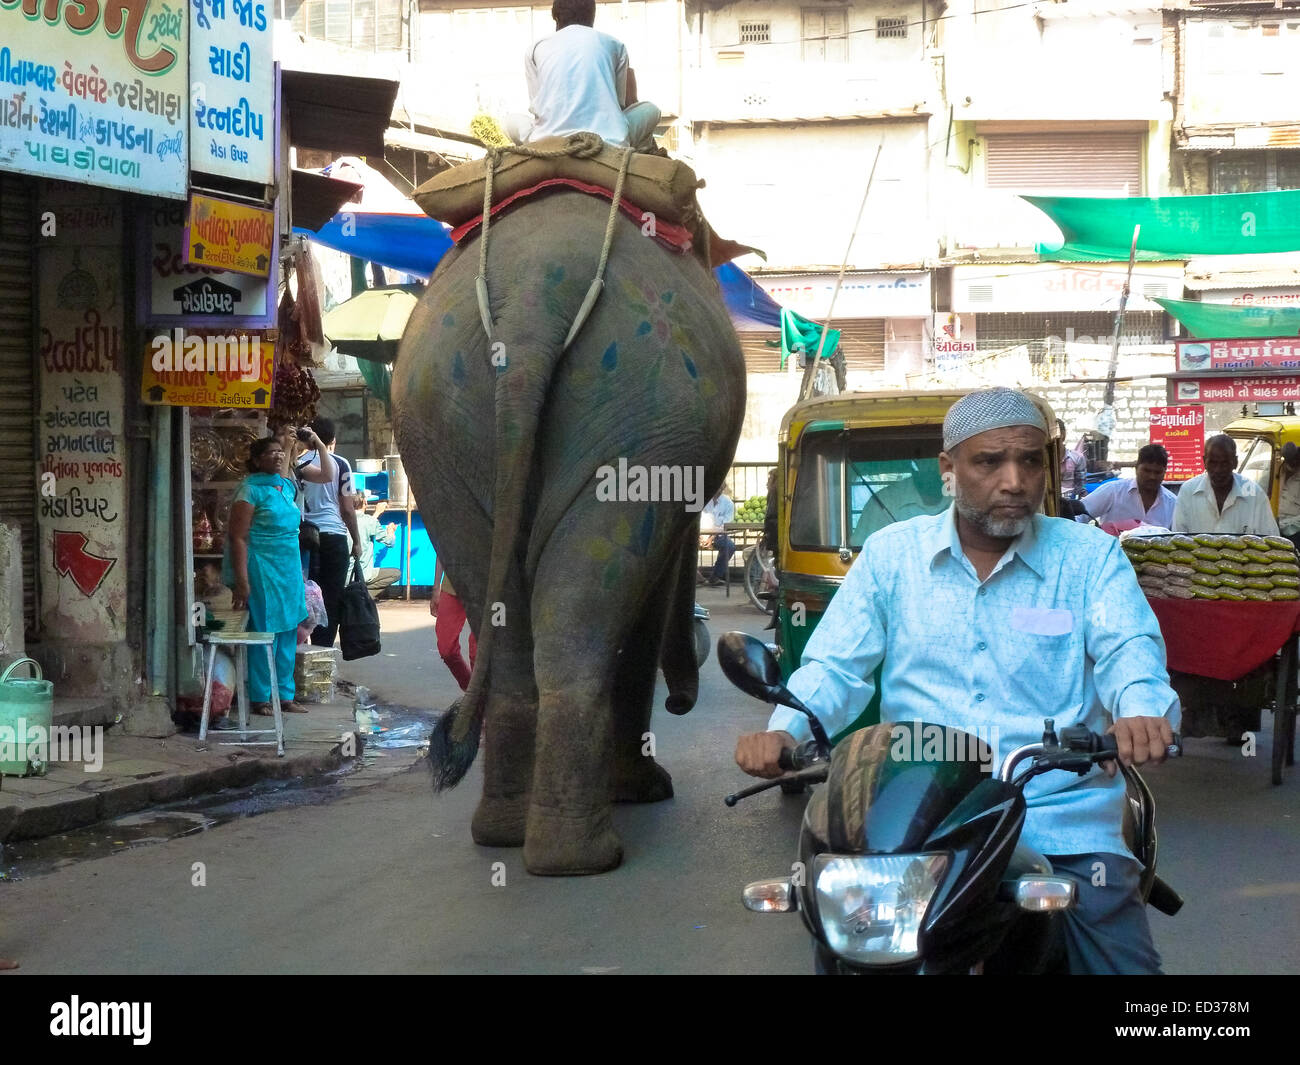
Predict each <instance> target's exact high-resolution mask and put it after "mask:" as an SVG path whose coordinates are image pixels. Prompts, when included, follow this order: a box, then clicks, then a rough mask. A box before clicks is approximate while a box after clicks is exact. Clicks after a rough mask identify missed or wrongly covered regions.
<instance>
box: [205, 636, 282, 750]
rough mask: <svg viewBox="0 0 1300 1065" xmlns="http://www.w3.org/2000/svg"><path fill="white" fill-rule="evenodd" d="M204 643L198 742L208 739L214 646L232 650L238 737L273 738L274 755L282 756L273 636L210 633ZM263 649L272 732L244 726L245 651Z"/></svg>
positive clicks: (262, 743)
mask: <svg viewBox="0 0 1300 1065" xmlns="http://www.w3.org/2000/svg"><path fill="white" fill-rule="evenodd" d="M206 639H207V641H208V679H207V681H206V682H205V683H204V685H203V720H202V722H201V723H200V724H199V739H201V740H206V739H207V738H208V714H209V712H210V711H211V709H212V676H213V672H214V671H213V665H214V664H215V662H216V657H217V648H218V647H233V648H235V676H236V678H237V679H236V681H235V691H236V694H237V696H238V699H239V730H238V731H239V734H240V736H241V737H244V736H270V735H274V736H275V753H276V754H278V755H279V756H280V757H281V758H283V757H284V718H283V717H282V716H281V714H280V685H279V683H278V681H277V680H276V676H275V648H274V644H275V634H274V633H270V632H210V633H208V635H207V637H206ZM250 647H265V648H266V663H267V665H268V666H270V669H271V711H272V713H273V715H274V717H275V728H273V729H268V728H264V729H250V728H249V727H248V649H249V648H250ZM221 746H223V747H269V746H271V741H270V740H257V741H254V742H251V743H249V742H245V741H244V740H243V739H242V738H241V739H238V740H228V741H223V742H222V744H221Z"/></svg>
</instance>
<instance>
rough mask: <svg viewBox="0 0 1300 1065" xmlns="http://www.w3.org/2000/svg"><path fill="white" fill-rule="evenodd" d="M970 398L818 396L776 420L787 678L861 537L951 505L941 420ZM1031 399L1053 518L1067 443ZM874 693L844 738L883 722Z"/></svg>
mask: <svg viewBox="0 0 1300 1065" xmlns="http://www.w3.org/2000/svg"><path fill="white" fill-rule="evenodd" d="M969 391H970V390H969V389H963V390H956V389H954V390H950V391H944V392H855V393H846V394H841V395H838V396H823V397H817V398H813V399H808V400H804V401H802V402H800V403H797V404H795V406H793V407H791V408H790V410H788V411H787V412H786V414H785V416H784V418H782V420H781V431H780V436H779V437H778V442H779V447H780V459H779V467H778V470H779V472H778V475H777V549H776V550H777V553H776V569H777V573H778V576H779V588H778V591H777V593H776V602H777V620H776V644H777V659H778V661H779V662H780V664H781V672H782V674H783V676H784V677H785V678H787V679H788V678H789V675H790V674H791V673H792V672H794V670H795V669H796V668H797V667H798V665H799V660H800V659H801V658H802V656H803V651H804V645H805V644H807V642H808V638H809V637H810V636H811V635H812V631H813V629H814V628H816V626H817V623H818V621H819V620H820V619H821V616H822V615H823V614H824V613H825V612H826V607H827V605H828V604H829V603H830V600H831V597H832V596H833V595H834V594H835V591H836V590H837V589H838V588H839V586H840V585H841V584H842V583H843V582H844V578H845V576H846V575H847V573H848V571H849V567H850V566H851V565H852V564H853V560H854V559H855V558H856V557H857V553H858V551H859V550H860V549H861V547H862V544H863V542H864V541H865V540H866V538H867V537H868V536H870V535H871V534H872V533H873V532H875V531H877V530H878V529H881V528H883V527H884V526H885V525H888V524H891V523H892V522H894V521H901V520H904V519H905V518H910V517H915V516H917V515H919V514H937V513H940V512H941V511H943V510H945V509H947V507H948V506H950V505H951V503H952V499H951V498H950V497H949V496H947V495H945V494H944V493H943V485H942V481H941V478H940V475H939V458H938V456H939V452H940V451H941V450H942V448H943V419H944V416H945V415H946V414H947V413H948V408H949V407H951V406H952V405H953V404H954V403H956V402H957V400H959V399H961V398H962V396H964V395H966V394H967V393H968V392H969ZM1034 399H1035V401H1036V402H1037V403H1038V405H1039V407H1040V408H1041V409H1042V412H1043V418H1044V420H1045V422H1046V424H1047V425H1048V427H1049V431H1050V433H1051V436H1050V437H1049V439H1048V446H1047V451H1048V454H1047V456H1045V461H1046V463H1047V470H1048V479H1047V489H1046V491H1045V493H1044V495H1045V499H1044V508H1043V512H1044V513H1047V514H1051V515H1055V514H1056V513H1057V511H1058V503H1059V499H1060V491H1061V458H1062V456H1063V454H1064V444H1063V442H1062V441H1061V439H1060V437H1059V436H1058V435H1057V424H1056V415H1055V414H1054V413H1053V411H1052V408H1051V407H1050V405H1049V404H1048V403H1047V402H1046V401H1045V400H1043V399H1042V398H1041V397H1038V396H1035V397H1034ZM878 680H879V677H877V681H878ZM879 692H880V685H879V683H877V685H876V698H875V699H874V700H873V701H872V703H871V705H870V706H868V707H867V709H866V711H864V713H863V715H862V716H861V717H860V718H859V719H858V720H857V721H856V722H855V723H854V724H853V725H851V726H850V727H849V728H848V729H846V730H845V732H846V733H847V732H849V731H854V730H856V729H859V728H864V727H866V726H867V725H872V724H876V723H878V722H879V720H880V716H879ZM842 735H843V733H842Z"/></svg>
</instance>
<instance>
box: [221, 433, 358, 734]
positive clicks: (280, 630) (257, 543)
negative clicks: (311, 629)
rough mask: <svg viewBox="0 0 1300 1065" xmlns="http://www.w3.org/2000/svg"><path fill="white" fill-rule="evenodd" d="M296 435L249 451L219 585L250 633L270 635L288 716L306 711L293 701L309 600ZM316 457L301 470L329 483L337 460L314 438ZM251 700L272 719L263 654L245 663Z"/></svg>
mask: <svg viewBox="0 0 1300 1065" xmlns="http://www.w3.org/2000/svg"><path fill="white" fill-rule="evenodd" d="M293 437H294V430H293V429H292V428H291V427H285V428H284V429H282V430H281V431H280V435H279V436H268V437H264V438H263V439H261V440H255V441H254V442H253V444H252V446H251V447H250V448H249V449H248V469H249V474H248V476H247V477H245V478H244V481H243V483H242V484H241V485H240V486H239V490H238V491H237V492H236V493H235V498H234V501H233V502H232V503H231V505H230V524H229V526H228V527H227V530H226V544H227V551H226V558H225V565H224V574H223V579H224V580H225V582H226V584H227V585H229V586H230V588H232V589H233V591H234V599H233V602H232V605H233V606H234V608H235V609H236V610H242V609H245V608H247V610H248V629H249V631H250V632H270V633H274V634H275V643H274V644H273V646H272V650H273V652H274V655H275V676H276V682H277V683H276V686H277V688H278V689H279V692H280V709H281V710H283V711H284V712H286V713H290V714H305V713H306V712H307V711H306V710H305V709H304V708H303V707H301V706H299V705H298V704H297V703H295V702H294V701H293V697H294V686H293V666H294V649H295V648H296V647H297V644H298V638H297V630H298V625H299V624H300V623H301V622H302V621H303V619H304V618H306V617H307V598H306V593H305V585H304V583H303V577H302V566H301V564H300V555H299V550H298V524H299V522H300V520H301V515H300V513H299V510H298V501H297V485H295V483H294V482H293V481H292V480H290V478H289V477H288V476H286V475H287V474H288V472H289V458H288V455H289V450H290V441H291V440H293ZM307 442H308V443H309V444H310V445H311V446H312V447H315V448H316V449H317V450H318V452H319V454H320V456H321V457H320V465H319V466H315V467H309V468H307V469H305V470H303V471H302V474H301V476H302V477H303V478H304V479H305V480H308V481H317V482H320V483H322V484H329V483H331V482H332V481H333V480H334V477H335V472H336V471H335V469H334V460H333V459H332V458H331V457H330V453H329V449H328V448H326V447H325V446H324V445H323V444H322V443H321V442H320V440H319V438H317V436H316V434H315V433H312V434H311V436H310V437H309V439H308V441H307ZM248 697H249V700H250V701H251V702H252V711H253V713H255V714H263V715H267V714H270V713H271V706H270V699H271V676H270V671H269V669H268V668H267V665H266V656H265V654H262V653H256V652H254V653H253V654H250V655H249V656H248Z"/></svg>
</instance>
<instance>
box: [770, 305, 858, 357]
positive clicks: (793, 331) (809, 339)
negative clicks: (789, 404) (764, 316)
mask: <svg viewBox="0 0 1300 1065" xmlns="http://www.w3.org/2000/svg"><path fill="white" fill-rule="evenodd" d="M822 329H823V326H820V325H818V324H817V323H816V322H813V321H809V320H808V319H807V318H805V317H804V316H803V315H801V314H796V313H795V312H794V311H792V310H790V309H789V308H787V307H782V308H781V369H783V370H784V369H785V360H786V359H788V358H789V357H790V355H791V353H792V352H795V351H802V352H806V353H807V354H809V355H816V354H817V345H818V344H820V343H821V339H822ZM768 343H769V344H772V346H773V347H775V346H776V345H775V343H774V342H773V341H770V340H769V341H768ZM839 345H840V331H839V330H838V329H827V330H826V345H825V347H823V348H822V358H823V359H829V358H830V357H831V356H832V355H834V354H835V349H836V348H838V347H839Z"/></svg>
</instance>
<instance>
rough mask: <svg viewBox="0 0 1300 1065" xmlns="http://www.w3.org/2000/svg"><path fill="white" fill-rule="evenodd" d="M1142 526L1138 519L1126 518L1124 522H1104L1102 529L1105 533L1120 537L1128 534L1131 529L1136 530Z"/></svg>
mask: <svg viewBox="0 0 1300 1065" xmlns="http://www.w3.org/2000/svg"><path fill="white" fill-rule="evenodd" d="M1141 524H1142V523H1141V522H1140V521H1138V520H1137V519H1136V518H1125V519H1124V520H1123V521H1103V522H1102V523H1101V527H1102V531H1103V532H1108V533H1110V534H1111V536H1118V535H1119V534H1120V533H1122V532H1128V531H1129V529H1136V528H1137V527H1138V526H1139V525H1141Z"/></svg>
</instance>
